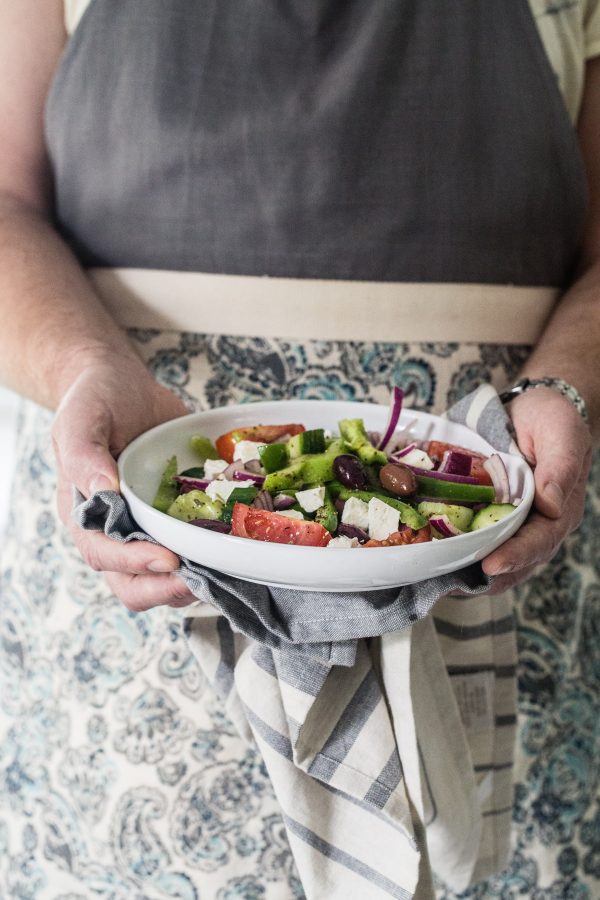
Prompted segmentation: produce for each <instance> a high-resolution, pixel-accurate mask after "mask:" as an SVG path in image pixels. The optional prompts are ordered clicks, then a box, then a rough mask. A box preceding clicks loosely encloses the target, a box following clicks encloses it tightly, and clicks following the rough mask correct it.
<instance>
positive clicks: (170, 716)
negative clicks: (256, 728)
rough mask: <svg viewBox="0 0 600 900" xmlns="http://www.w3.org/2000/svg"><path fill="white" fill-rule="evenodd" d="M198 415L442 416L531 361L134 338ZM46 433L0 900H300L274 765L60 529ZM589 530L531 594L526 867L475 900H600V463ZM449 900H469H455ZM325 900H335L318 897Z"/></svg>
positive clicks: (1, 703)
mask: <svg viewBox="0 0 600 900" xmlns="http://www.w3.org/2000/svg"><path fill="white" fill-rule="evenodd" d="M131 337H132V339H133V341H134V342H135V344H136V346H137V348H138V350H139V352H140V354H141V355H142V356H143V357H144V359H145V361H146V362H147V365H148V366H149V368H150V370H151V371H152V373H153V374H154V376H155V377H156V379H157V380H158V381H160V382H161V383H163V384H165V385H166V386H168V387H169V388H171V389H172V390H173V391H175V392H176V393H178V394H179V395H180V396H181V397H182V398H183V399H184V400H185V401H186V402H188V403H189V404H190V407H194V408H196V409H202V408H207V407H210V406H221V405H224V404H228V403H239V402H244V401H250V400H263V399H265V400H271V399H282V398H290V397H296V398H323V399H351V400H365V401H367V400H368V401H375V402H381V403H385V402H387V399H388V396H389V386H390V385H391V384H392V383H396V384H399V385H401V386H402V387H403V388H404V390H405V392H406V394H407V400H406V403H407V405H410V406H413V407H415V408H417V409H424V410H430V411H434V412H439V411H441V410H443V409H444V408H446V407H447V406H448V405H449V404H450V403H452V402H453V401H454V400H456V399H457V398H458V397H460V396H462V395H463V394H465V393H467V392H468V391H470V390H472V389H473V388H474V387H476V386H477V384H479V383H481V382H483V381H491V382H492V383H494V384H495V385H496V387H498V388H502V387H504V386H505V385H506V383H507V382H508V381H510V379H511V378H513V377H514V376H515V374H516V373H517V371H518V370H519V368H520V366H521V364H522V362H523V360H524V359H525V358H526V356H527V348H526V347H515V346H513V347H510V348H507V347H498V346H495V345H489V344H485V345H475V344H461V345H458V344H386V343H378V344H372V343H369V344H367V343H352V344H350V343H335V342H317V341H313V342H308V343H303V344H294V343H290V342H287V341H281V340H268V341H267V340H262V339H240V338H235V339H232V338H227V337H222V336H206V335H201V334H192V333H179V332H155V331H140V330H137V331H132V332H131ZM50 426H51V417H50V415H49V414H48V413H46V412H44V411H43V410H40V409H39V408H37V407H35V406H33V405H32V404H24V406H23V411H22V416H21V426H20V434H19V464H18V471H17V473H16V479H15V484H14V490H13V496H12V503H11V517H10V522H9V528H8V534H7V537H6V541H5V544H4V546H3V547H2V568H1V572H0V574H1V582H0V898H7V900H8V898H11V900H12V898H19V900H20V898H23V900H25V898H27V900H34V898H35V900H59V898H61V900H67V898H68V900H84V898H88V897H99V898H105V900H109V898H110V900H165V898H183V900H293V898H301V897H303V892H302V888H301V885H300V883H299V881H298V878H297V875H296V871H295V867H294V863H293V859H292V856H291V854H290V850H289V847H288V844H287V839H286V836H285V831H284V828H283V825H282V821H281V818H280V816H279V812H278V807H277V803H276V801H275V798H274V796H273V792H272V789H271V786H270V783H269V781H268V778H267V776H266V772H265V769H264V766H263V764H262V761H261V760H260V758H259V757H258V756H257V754H256V753H255V752H254V751H252V750H250V749H249V748H248V747H247V746H246V745H245V744H243V743H242V741H241V739H240V738H239V737H238V736H237V735H236V733H235V732H234V730H233V728H232V726H231V724H230V723H229V722H228V721H227V719H226V718H225V716H224V715H223V712H222V710H221V708H220V705H219V702H218V700H217V699H216V698H215V697H214V696H213V695H212V694H211V692H210V689H209V688H208V687H207V685H206V683H205V682H204V679H203V677H202V675H201V673H200V671H199V668H198V666H197V664H196V662H195V660H194V658H193V657H192V656H191V654H190V653H189V650H188V648H187V645H186V643H185V640H184V637H183V635H182V631H181V617H182V613H181V611H178V610H174V609H170V608H168V607H164V608H159V609H154V610H151V611H150V612H147V613H130V612H128V611H127V610H126V609H125V607H124V606H123V605H122V604H121V603H119V601H117V600H116V598H114V597H113V596H111V594H110V591H109V590H108V588H107V586H106V584H105V582H104V580H103V578H102V577H101V576H100V575H99V574H98V573H95V572H92V571H91V570H89V569H88V568H87V567H86V566H85V565H84V563H83V562H82V561H81V560H80V558H79V556H78V554H77V552H76V550H75V548H74V546H73V544H72V542H71V540H70V538H69V536H68V534H67V533H66V531H65V529H64V527H63V526H62V525H61V523H60V522H59V521H58V520H57V517H56V514H55V501H54V490H55V473H54V466H53V459H52V453H51V442H50V437H49V433H50ZM594 483H595V485H596V488H594V487H593V486H591V487H590V489H589V491H588V499H587V506H586V513H585V519H584V523H583V525H582V527H581V529H580V531H579V532H578V533H577V534H576V535H573V536H571V537H570V538H569V539H568V540H567V542H566V543H565V545H564V546H563V548H562V549H561V551H560V553H559V554H558V556H557V557H556V558H555V559H554V560H553V562H552V563H551V564H550V565H549V566H547V567H546V568H545V569H544V570H543V571H541V572H540V574H539V575H538V576H537V577H535V578H533V579H531V580H530V581H529V582H527V584H526V585H524V586H521V587H520V588H519V589H517V590H516V591H515V592H514V594H515V609H516V613H517V616H518V620H519V647H520V667H519V686H520V734H519V743H518V750H517V784H516V791H515V803H514V847H515V850H514V854H513V858H512V862H511V866H510V868H509V869H508V870H507V871H506V872H505V873H504V874H503V875H502V876H500V877H498V878H496V879H494V880H492V881H490V882H487V883H485V884H483V885H479V886H478V887H477V888H474V889H472V890H471V891H468V892H467V893H466V894H464V895H462V896H464V897H477V898H488V897H489V898H502V900H504V898H512V897H516V896H525V897H531V898H534V900H542V898H552V900H594V898H597V897H599V896H600V797H599V792H598V784H599V780H600V497H599V491H598V489H597V488H598V487H599V486H600V460H599V459H596V461H595V479H594ZM439 896H440V897H441V898H442V897H443V898H444V900H452V895H450V894H448V893H447V892H444V891H443V889H441V888H440V890H439ZM323 900H326V898H323Z"/></svg>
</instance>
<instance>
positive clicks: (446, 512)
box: [417, 500, 473, 531]
mask: <svg viewBox="0 0 600 900" xmlns="http://www.w3.org/2000/svg"><path fill="white" fill-rule="evenodd" d="M417 509H418V511H419V512H420V513H421V515H422V516H425V518H426V519H430V518H431V516H448V518H449V519H450V521H451V522H452V524H453V525H456V527H457V528H459V529H460V530H461V531H468V530H469V526H470V524H471V522H472V521H473V510H472V509H469V507H468V506H452V505H451V504H449V503H431V502H429V501H427V500H424V501H423V502H422V503H419V505H418V506H417Z"/></svg>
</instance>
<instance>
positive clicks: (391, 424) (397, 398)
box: [377, 386, 404, 450]
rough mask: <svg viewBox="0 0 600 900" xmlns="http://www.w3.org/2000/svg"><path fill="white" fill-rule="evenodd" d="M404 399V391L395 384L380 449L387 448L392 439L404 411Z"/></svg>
mask: <svg viewBox="0 0 600 900" xmlns="http://www.w3.org/2000/svg"><path fill="white" fill-rule="evenodd" d="M403 399H404V391H402V390H401V389H400V388H399V387H396V386H394V388H393V390H392V400H391V406H390V415H389V418H388V421H387V425H386V426H385V429H384V432H383V437H382V438H381V440H380V441H379V444H378V445H377V449H378V450H385V448H386V447H387V445H388V444H389V442H390V441H391V439H392V437H393V435H394V432H395V430H396V425H397V424H398V419H399V418H400V413H401V412H402V401H403Z"/></svg>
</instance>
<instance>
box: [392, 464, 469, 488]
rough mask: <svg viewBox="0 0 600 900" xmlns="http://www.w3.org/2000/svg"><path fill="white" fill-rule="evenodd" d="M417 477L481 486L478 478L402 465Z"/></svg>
mask: <svg viewBox="0 0 600 900" xmlns="http://www.w3.org/2000/svg"><path fill="white" fill-rule="evenodd" d="M402 465H404V466H406V468H407V469H410V470H411V472H414V473H415V475H423V477H426V478H435V479H436V480H437V481H454V482H456V483H458V484H479V482H478V481H477V479H476V478H472V477H471V476H470V475H448V473H447V472H439V471H436V470H435V469H419V468H418V467H417V466H411V465H409V463H402Z"/></svg>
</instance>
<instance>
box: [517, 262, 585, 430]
mask: <svg viewBox="0 0 600 900" xmlns="http://www.w3.org/2000/svg"><path fill="white" fill-rule="evenodd" d="M599 360H600V261H599V262H597V263H595V264H593V265H591V266H589V267H588V268H587V270H586V271H585V272H584V274H583V275H582V276H581V277H580V278H579V279H578V280H577V281H576V282H575V284H574V285H573V287H572V288H571V289H570V290H569V291H568V292H567V293H566V294H565V296H564V297H563V299H562V300H561V302H560V304H559V305H558V307H557V308H556V310H555V312H554V314H553V316H552V318H551V320H550V322H549V324H548V326H547V328H546V330H545V331H544V334H543V336H542V338H541V340H540V341H539V343H538V345H537V347H536V349H535V350H534V351H533V353H532V355H531V356H530V358H529V359H528V360H527V363H526V364H525V366H524V368H523V371H522V373H521V374H522V375H524V376H527V377H529V378H539V377H543V376H545V375H551V376H556V377H559V378H564V379H565V381H568V382H569V383H570V384H572V385H574V386H575V387H576V388H577V390H578V391H579V393H580V394H581V395H582V397H583V398H584V400H585V402H586V404H587V408H588V411H589V415H590V422H591V424H592V431H593V434H594V438H595V442H596V443H598V442H599V441H600V365H599Z"/></svg>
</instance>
